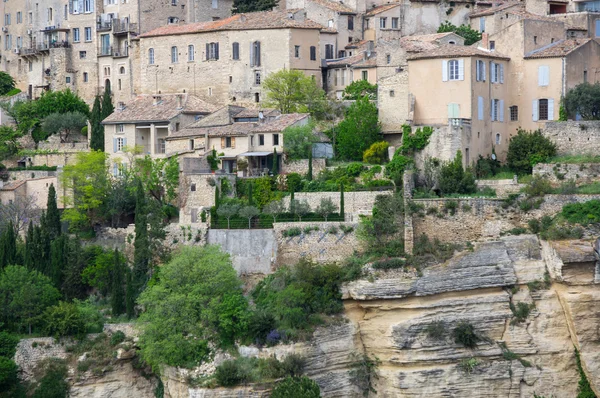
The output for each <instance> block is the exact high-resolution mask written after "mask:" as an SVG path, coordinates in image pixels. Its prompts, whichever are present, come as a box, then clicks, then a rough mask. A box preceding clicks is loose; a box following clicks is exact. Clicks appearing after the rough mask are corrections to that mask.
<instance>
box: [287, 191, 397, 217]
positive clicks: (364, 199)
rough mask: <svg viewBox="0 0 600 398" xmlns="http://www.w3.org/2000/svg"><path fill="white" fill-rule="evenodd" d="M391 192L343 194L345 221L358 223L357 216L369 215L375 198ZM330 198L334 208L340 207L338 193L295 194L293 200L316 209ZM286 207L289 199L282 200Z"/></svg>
mask: <svg viewBox="0 0 600 398" xmlns="http://www.w3.org/2000/svg"><path fill="white" fill-rule="evenodd" d="M392 193H393V191H355V192H344V212H345V213H346V221H351V222H358V215H359V214H371V211H372V210H373V204H374V203H375V198H376V197H377V196H378V195H391V194H392ZM324 198H330V199H331V200H332V201H333V203H335V205H336V206H338V207H339V205H340V193H339V192H296V193H295V194H294V199H296V200H300V201H303V200H306V201H307V202H308V204H309V205H310V208H311V209H313V210H314V209H316V208H317V206H319V204H320V203H321V199H324ZM283 201H284V204H285V206H286V207H289V205H290V197H289V196H286V197H285V198H283Z"/></svg>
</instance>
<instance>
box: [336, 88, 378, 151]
mask: <svg viewBox="0 0 600 398" xmlns="http://www.w3.org/2000/svg"><path fill="white" fill-rule="evenodd" d="M337 130H338V133H337V142H336V150H337V156H338V157H339V158H341V159H344V160H362V158H363V153H364V152H365V151H366V150H367V149H368V148H369V147H370V146H371V145H372V144H373V143H375V142H376V141H379V140H380V139H381V126H380V124H379V119H378V117H377V105H375V104H374V103H372V102H371V101H369V99H368V98H367V97H362V98H360V99H358V100H357V101H356V102H355V103H353V104H352V105H351V106H350V108H348V111H347V112H346V117H345V118H344V120H343V121H342V122H340V124H339V125H338V127H337Z"/></svg>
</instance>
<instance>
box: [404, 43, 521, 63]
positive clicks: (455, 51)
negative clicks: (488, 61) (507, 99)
mask: <svg viewBox="0 0 600 398" xmlns="http://www.w3.org/2000/svg"><path fill="white" fill-rule="evenodd" d="M450 57H459V58H460V57H487V58H496V59H504V60H507V61H509V60H510V58H509V57H507V56H505V55H502V54H499V53H498V52H496V51H489V50H485V49H483V48H476V47H470V46H460V45H456V44H445V45H442V46H439V47H437V48H435V49H433V50H428V51H423V52H421V53H417V54H414V55H411V56H409V58H408V59H409V60H417V59H427V58H450Z"/></svg>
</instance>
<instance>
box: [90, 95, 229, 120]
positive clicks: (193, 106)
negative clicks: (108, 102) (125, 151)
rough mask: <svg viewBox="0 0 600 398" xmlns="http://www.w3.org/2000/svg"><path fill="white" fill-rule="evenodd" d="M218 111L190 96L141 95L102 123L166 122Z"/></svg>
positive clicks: (212, 106)
mask: <svg viewBox="0 0 600 398" xmlns="http://www.w3.org/2000/svg"><path fill="white" fill-rule="evenodd" d="M178 96H181V105H182V107H181V108H179V107H178V106H179V102H178V99H177V97H178ZM155 97H160V101H159V102H158V103H157V104H155V99H154V98H155ZM217 109H218V107H217V106H215V105H213V104H209V103H208V102H205V101H203V100H201V99H200V98H198V97H196V96H194V95H190V94H158V95H156V96H154V95H139V96H137V97H136V98H135V99H134V100H133V101H131V102H130V103H127V104H125V109H123V110H119V109H116V110H115V111H114V112H113V113H112V114H111V115H110V116H108V117H107V118H106V119H104V120H103V121H102V123H103V124H115V123H141V122H161V121H164V122H166V121H169V120H171V119H173V118H174V117H175V116H177V115H179V114H181V113H198V114H202V113H203V114H209V113H212V112H214V111H216V110H217Z"/></svg>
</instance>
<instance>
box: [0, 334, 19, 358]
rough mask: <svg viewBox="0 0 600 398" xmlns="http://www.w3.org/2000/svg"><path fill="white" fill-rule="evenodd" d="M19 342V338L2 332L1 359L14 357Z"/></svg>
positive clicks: (0, 342) (0, 335)
mask: <svg viewBox="0 0 600 398" xmlns="http://www.w3.org/2000/svg"><path fill="white" fill-rule="evenodd" d="M19 340H20V339H19V337H17V336H15V335H14V334H10V333H7V332H0V357H7V358H12V357H14V356H15V352H16V351H17V344H19Z"/></svg>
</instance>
